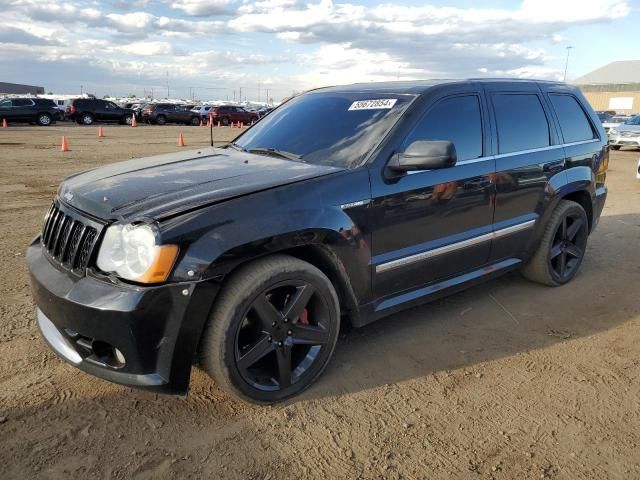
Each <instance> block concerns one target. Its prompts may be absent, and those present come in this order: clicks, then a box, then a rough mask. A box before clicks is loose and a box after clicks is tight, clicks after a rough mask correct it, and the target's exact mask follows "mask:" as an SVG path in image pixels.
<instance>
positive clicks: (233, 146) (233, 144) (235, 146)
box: [227, 142, 246, 152]
mask: <svg viewBox="0 0 640 480" xmlns="http://www.w3.org/2000/svg"><path fill="white" fill-rule="evenodd" d="M228 147H231V148H233V149H234V150H240V151H241V152H246V150H245V149H244V147H241V146H240V145H238V144H237V143H235V142H231V143H230V144H228V145H227V148H228Z"/></svg>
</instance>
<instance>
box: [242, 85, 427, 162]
mask: <svg viewBox="0 0 640 480" xmlns="http://www.w3.org/2000/svg"><path fill="white" fill-rule="evenodd" d="M413 98H414V97H413V96H412V95H399V94H398V95H396V94H387V93H376V92H368V93H361V92H317V93H307V94H305V95H300V96H298V97H296V98H293V99H291V100H289V101H288V102H287V103H285V104H283V105H282V106H281V107H279V108H278V109H277V110H275V111H274V112H273V113H272V114H271V115H268V116H266V117H265V118H264V119H263V120H262V121H260V122H258V123H257V124H256V125H255V126H254V127H252V128H251V129H249V130H247V131H246V132H245V133H244V134H243V135H242V136H240V137H239V138H238V140H236V143H237V145H238V146H239V147H243V148H245V149H247V150H249V149H252V148H272V149H275V150H282V151H285V152H289V153H293V154H296V155H298V156H300V160H301V161H303V162H307V163H313V164H322V165H333V166H337V167H346V168H349V167H353V166H357V165H359V164H360V163H362V161H363V160H364V158H365V157H366V155H367V154H368V153H370V152H371V150H372V149H373V147H374V146H375V145H377V144H378V142H379V141H380V140H381V139H382V138H383V137H384V135H385V134H386V133H387V132H388V130H389V129H390V128H391V126H392V125H393V124H394V122H395V121H396V120H397V119H398V118H399V117H400V115H402V112H404V110H405V109H406V107H407V106H408V104H409V103H410V101H411V100H413Z"/></svg>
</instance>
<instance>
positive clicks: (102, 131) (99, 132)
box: [98, 127, 104, 138]
mask: <svg viewBox="0 0 640 480" xmlns="http://www.w3.org/2000/svg"><path fill="white" fill-rule="evenodd" d="M98 137H100V138H102V137H104V130H103V129H102V127H98Z"/></svg>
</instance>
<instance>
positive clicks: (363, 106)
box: [349, 98, 398, 111]
mask: <svg viewBox="0 0 640 480" xmlns="http://www.w3.org/2000/svg"><path fill="white" fill-rule="evenodd" d="M397 101H398V99H397V98H381V99H379V100H358V101H355V102H353V103H352V104H351V106H350V107H349V111H352V110H377V109H389V108H392V107H393V106H394V105H395V104H396V102H397Z"/></svg>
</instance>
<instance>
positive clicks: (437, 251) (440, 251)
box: [376, 220, 536, 273]
mask: <svg viewBox="0 0 640 480" xmlns="http://www.w3.org/2000/svg"><path fill="white" fill-rule="evenodd" d="M535 223H536V221H535V220H527V221H526V222H522V223H518V224H516V225H511V226H509V227H505V228H501V229H499V230H496V231H494V232H490V233H485V234H482V235H479V236H477V237H473V238H469V239H467V240H462V241H460V242H456V243H451V244H449V245H444V246H442V247H438V248H434V249H433V250H427V251H425V252H420V253H415V254H413V255H409V256H407V257H402V258H398V259H397V260H391V261H390V262H385V263H381V264H380V265H376V273H383V272H387V271H389V270H393V269H395V268H399V267H404V266H406V265H410V264H412V263H416V262H422V261H424V260H428V259H430V258H433V257H437V256H438V255H444V254H446V253H451V252H455V251H456V250H461V249H463V248H468V247H471V246H473V245H478V244H480V243H483V242H488V241H490V240H493V239H494V238H501V237H504V236H506V235H511V234H513V233H517V232H520V231H522V230H526V229H528V228H531V227H533V225H534V224H535Z"/></svg>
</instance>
